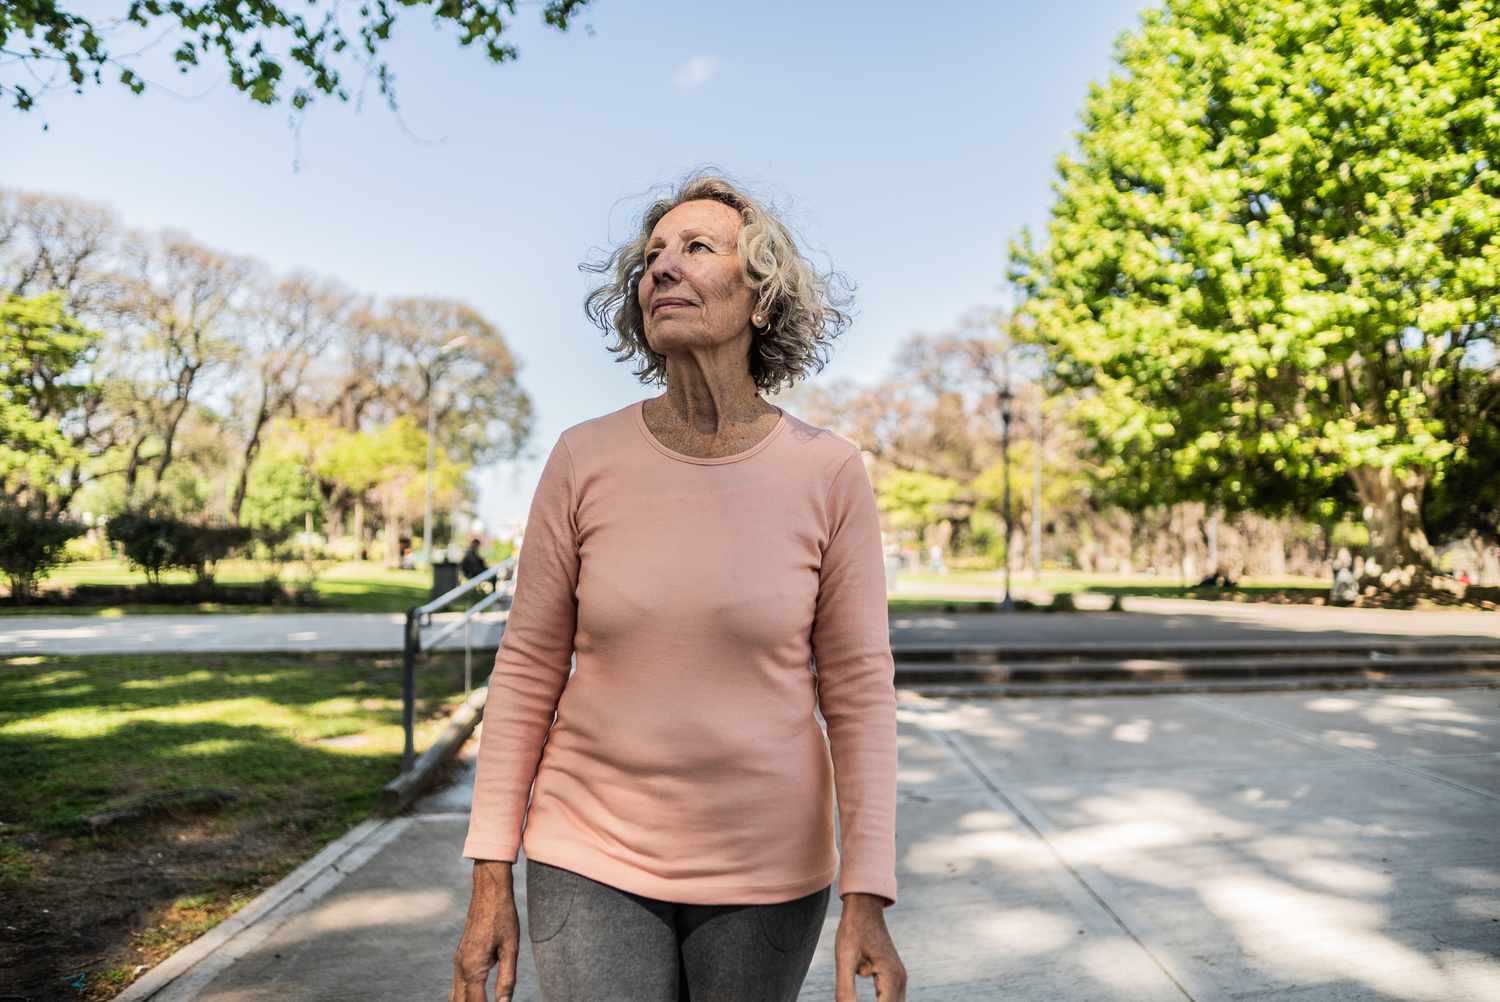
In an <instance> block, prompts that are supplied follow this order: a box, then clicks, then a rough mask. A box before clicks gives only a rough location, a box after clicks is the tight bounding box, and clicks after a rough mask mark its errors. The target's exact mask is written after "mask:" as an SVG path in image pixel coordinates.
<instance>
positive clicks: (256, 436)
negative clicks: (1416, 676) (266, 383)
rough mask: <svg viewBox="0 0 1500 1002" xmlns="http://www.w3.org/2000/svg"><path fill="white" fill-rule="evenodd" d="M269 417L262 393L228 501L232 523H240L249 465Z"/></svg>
mask: <svg viewBox="0 0 1500 1002" xmlns="http://www.w3.org/2000/svg"><path fill="white" fill-rule="evenodd" d="M270 419H271V414H270V410H269V408H268V407H267V406H266V399H265V395H264V394H262V395H261V401H260V407H259V408H258V409H257V411H256V413H255V424H254V425H253V426H252V427H251V429H250V437H249V439H247V440H246V442H245V451H244V453H243V454H242V455H241V457H240V458H241V462H240V476H239V480H238V481H237V482H236V483H235V485H234V500H233V501H231V502H230V503H229V519H230V524H232V525H239V524H240V509H241V508H243V507H244V504H245V491H246V490H247V489H248V487H249V484H250V466H251V464H252V463H254V462H255V457H256V455H257V454H258V453H259V452H260V435H261V432H262V431H264V430H265V427H266V423H267V422H268V421H270Z"/></svg>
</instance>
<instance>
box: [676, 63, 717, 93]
mask: <svg viewBox="0 0 1500 1002" xmlns="http://www.w3.org/2000/svg"><path fill="white" fill-rule="evenodd" d="M716 65H717V64H716V63H715V62H714V61H713V60H712V59H710V58H708V57H707V56H694V57H693V58H692V59H689V60H688V61H687V62H685V63H683V64H682V65H681V66H679V67H678V68H677V75H676V76H675V77H673V78H672V82H673V83H675V84H677V86H679V87H697V86H700V85H701V84H703V83H704V82H706V81H707V80H708V78H709V77H711V76H713V75H714V67H715V66H716Z"/></svg>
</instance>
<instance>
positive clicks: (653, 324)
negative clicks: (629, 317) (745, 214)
mask: <svg viewBox="0 0 1500 1002" xmlns="http://www.w3.org/2000/svg"><path fill="white" fill-rule="evenodd" d="M739 235H740V214H739V213H738V212H736V211H735V210H734V209H731V208H730V207H729V206H727V205H725V204H724V203H723V202H715V201H711V200H708V199H696V200H694V201H691V202H683V203H682V204H681V205H679V206H677V207H676V208H674V209H672V211H670V212H668V213H667V214H666V215H665V216H662V217H661V220H660V221H659V222H658V223H657V224H656V227H655V228H654V229H653V230H652V231H651V237H650V239H649V240H648V241H647V242H646V250H645V258H646V270H645V271H644V272H643V273H642V275H641V281H640V289H639V293H638V298H639V301H640V306H641V314H642V316H643V317H644V318H645V323H646V340H647V342H648V343H649V344H650V345H651V347H652V348H653V349H654V350H656V351H658V352H661V353H662V354H666V353H667V352H669V351H670V350H672V348H673V347H674V346H685V345H704V344H720V343H723V342H725V341H729V340H731V339H733V338H735V337H737V336H739V335H740V334H742V333H746V332H747V331H748V328H749V325H750V314H751V311H752V310H753V309H754V307H755V300H756V295H755V289H754V288H753V287H751V286H750V284H749V283H748V282H746V281H745V269H744V265H743V263H742V262H741V261H740V253H739Z"/></svg>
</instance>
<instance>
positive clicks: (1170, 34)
mask: <svg viewBox="0 0 1500 1002" xmlns="http://www.w3.org/2000/svg"><path fill="white" fill-rule="evenodd" d="M1116 55H1117V59H1118V62H1119V64H1120V69H1121V71H1122V72H1121V73H1119V74H1116V75H1113V76H1111V78H1110V79H1109V81H1108V82H1107V83H1105V84H1104V85H1096V86H1094V87H1092V88H1091V90H1090V94H1089V97H1088V101H1087V104H1086V108H1085V110H1084V113H1083V124H1084V128H1083V130H1082V132H1081V133H1080V135H1079V140H1080V150H1079V153H1078V155H1077V156H1076V157H1074V156H1063V157H1061V158H1060V159H1059V162H1058V171H1059V179H1058V180H1057V182H1055V184H1054V189H1055V191H1056V193H1057V201H1056V204H1055V207H1054V209H1053V212H1052V218H1051V220H1050V222H1049V224H1048V235H1049V238H1050V239H1049V240H1048V241H1047V244H1046V246H1045V247H1044V248H1037V247H1036V246H1034V242H1033V240H1032V238H1031V234H1030V233H1025V232H1023V234H1022V237H1021V239H1020V240H1019V241H1018V242H1016V243H1013V244H1012V247H1011V278H1012V280H1013V281H1015V282H1016V283H1017V286H1018V289H1019V290H1020V292H1021V294H1022V296H1023V297H1024V301H1023V303H1022V305H1021V307H1020V308H1019V310H1018V327H1020V328H1021V333H1022V334H1023V335H1024V336H1028V337H1031V338H1034V339H1036V340H1038V341H1039V342H1041V343H1043V344H1045V345H1046V346H1047V347H1048V348H1049V349H1050V354H1051V357H1052V362H1053V366H1054V373H1055V376H1056V377H1057V378H1058V379H1059V380H1060V381H1061V382H1063V383H1064V384H1066V385H1067V386H1069V387H1071V388H1073V389H1075V390H1078V391H1081V392H1080V394H1079V395H1080V400H1079V403H1078V408H1077V411H1076V416H1077V417H1078V419H1079V420H1080V421H1081V423H1082V424H1083V426H1084V427H1085V428H1086V429H1087V430H1088V433H1089V438H1090V440H1091V442H1092V444H1093V447H1094V451H1095V452H1096V453H1097V458H1098V459H1099V460H1100V462H1101V463H1102V464H1103V469H1104V472H1105V480H1106V481H1107V482H1108V483H1109V484H1110V485H1111V486H1112V487H1113V489H1114V492H1115V495H1116V497H1117V498H1118V499H1121V500H1124V501H1125V502H1127V503H1129V504H1133V505H1135V506H1142V505H1145V504H1149V503H1152V502H1168V503H1170V502H1174V501H1179V500H1202V501H1205V502H1209V503H1211V504H1215V505H1219V506H1221V507H1223V508H1225V509H1227V510H1229V511H1234V510H1245V509H1253V510H1257V511H1262V512H1267V513H1276V512H1297V513H1302V514H1306V515H1308V516H1310V517H1314V518H1316V519H1318V520H1319V521H1329V520H1331V519H1332V518H1334V517H1335V516H1337V515H1338V514H1339V513H1340V512H1341V511H1343V510H1351V509H1352V510H1353V511H1354V512H1355V513H1357V514H1358V515H1359V516H1360V517H1361V518H1362V519H1363V521H1364V522H1365V524H1366V525H1367V526H1368V528H1369V531H1370V534H1371V546H1372V551H1373V554H1374V556H1376V557H1377V559H1378V560H1379V562H1380V563H1381V564H1382V565H1384V566H1386V567H1394V566H1403V567H1407V568H1411V567H1425V566H1430V564H1431V562H1432V560H1433V554H1432V550H1431V547H1430V545H1429V543H1428V539H1427V535H1426V527H1425V526H1424V523H1423V518H1422V513H1423V508H1424V499H1425V497H1426V494H1427V492H1428V491H1429V490H1430V489H1432V488H1433V487H1434V485H1435V484H1436V483H1438V482H1439V481H1441V479H1442V478H1443V476H1444V474H1445V472H1446V471H1448V470H1449V469H1452V468H1454V467H1455V464H1461V463H1463V462H1465V457H1466V456H1468V455H1469V454H1470V449H1471V448H1472V446H1473V444H1474V440H1473V434H1474V431H1475V429H1476V428H1478V427H1480V426H1482V425H1483V424H1484V423H1486V422H1489V423H1493V422H1495V421H1496V420H1497V418H1500V408H1497V404H1500V378H1497V371H1496V363H1495V339H1496V329H1497V324H1500V315H1497V311H1496V302H1497V300H1496V289H1497V283H1500V257H1497V255H1496V251H1495V248H1496V246H1497V241H1496V234H1497V229H1500V129H1497V127H1496V122H1497V121H1500V88H1497V87H1496V86H1495V81H1496V80H1497V79H1500V12H1497V8H1496V6H1495V4H1494V3H1493V2H1492V0H1420V2H1403V3H1397V2H1380V0H1253V2H1251V0H1167V2H1166V3H1165V5H1164V6H1163V7H1162V8H1160V9H1153V10H1149V11H1147V12H1145V13H1144V14H1143V15H1142V26H1141V28H1140V30H1138V31H1137V32H1134V33H1130V34H1127V35H1125V36H1122V37H1121V39H1120V40H1119V42H1118V43H1117V47H1116ZM1491 455H1492V454H1491ZM1488 461H1489V462H1492V461H1493V459H1491V460H1488ZM1478 475H1479V477H1480V479H1484V478H1485V477H1487V478H1488V479H1489V482H1494V481H1495V479H1496V478H1497V477H1500V470H1495V469H1493V468H1490V469H1488V470H1483V471H1479V473H1478Z"/></svg>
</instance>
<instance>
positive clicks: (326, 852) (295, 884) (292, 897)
mask: <svg viewBox="0 0 1500 1002" xmlns="http://www.w3.org/2000/svg"><path fill="white" fill-rule="evenodd" d="M412 821H413V819H412V818H409V817H399V818H385V819H378V818H372V819H370V820H367V821H361V822H360V823H359V824H357V825H355V826H354V827H353V828H351V829H349V831H347V832H345V833H344V834H343V835H341V836H340V837H339V838H337V839H335V840H334V841H332V842H330V843H329V844H328V845H326V846H324V847H323V849H322V851H321V852H319V853H318V854H317V855H315V856H314V857H313V858H312V859H309V860H308V861H307V862H305V863H303V864H302V865H301V866H299V867H297V868H296V869H295V870H293V871H292V872H291V873H289V874H287V875H286V876H285V877H283V878H282V879H281V880H279V881H277V882H276V883H275V884H273V885H272V886H271V887H268V888H266V890H264V891H262V892H261V893H260V894H258V895H256V897H255V898H254V899H253V900H251V901H250V903H249V904H247V905H245V907H243V908H241V909H240V910H239V911H237V912H235V913H234V914H233V915H231V916H230V917H229V918H227V919H225V920H224V921H223V922H220V923H219V924H218V925H216V926H214V927H213V928H212V929H210V930H209V931H208V932H206V933H204V934H203V935H202V936H199V937H198V938H197V939H195V940H193V941H192V942H191V943H189V944H188V945H186V946H184V947H183V948H182V949H180V950H178V951H177V952H176V953H174V954H172V955H171V956H170V957H168V958H167V959H166V960H164V961H162V962H161V963H160V964H157V965H156V966H155V967H153V968H152V969H151V970H149V971H147V972H146V974H145V975H143V976H142V977H141V978H140V980H138V981H136V982H135V983H133V984H132V985H131V986H130V987H129V988H127V989H125V991H123V992H121V993H120V994H119V995H117V996H115V1000H114V1002H145V1000H147V999H152V1000H154V1002H186V1000H188V999H191V998H193V997H194V996H195V994H196V993H197V992H198V991H199V990H200V989H202V988H203V987H204V986H206V985H207V984H208V983H209V982H210V981H212V980H213V979H214V978H216V977H218V975H219V974H220V973H221V972H222V971H223V970H224V969H225V968H226V967H228V966H229V965H230V964H232V963H234V961H235V960H237V959H238V958H239V957H240V956H241V955H242V954H243V953H245V952H247V951H248V950H249V949H250V948H252V947H254V946H255V945H256V944H258V943H260V942H261V941H262V940H264V939H265V938H266V937H267V936H269V935H271V933H273V932H275V931H276V929H277V928H279V927H280V926H281V924H282V923H283V922H285V921H286V920H287V919H289V918H291V917H292V916H293V915H295V914H296V913H297V912H300V911H302V910H303V909H304V908H306V907H307V906H308V905H310V904H312V903H313V902H315V901H317V900H318V899H319V898H321V897H323V895H325V894H327V893H328V892H329V891H331V890H332V889H333V888H334V887H336V886H337V885H338V884H339V883H340V882H341V881H342V880H343V879H344V878H345V877H347V876H348V875H349V874H351V873H353V872H354V871H355V870H357V869H359V868H360V867H361V866H363V865H364V864H365V863H366V862H367V861H368V860H369V858H370V857H371V856H373V855H375V853H377V852H378V851H380V849H382V848H384V847H385V845H386V844H387V843H388V842H390V841H391V840H392V839H394V838H395V837H396V836H398V835H400V834H401V833H402V832H403V831H405V830H406V829H407V828H408V827H409V826H410V825H411V824H412Z"/></svg>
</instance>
